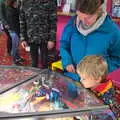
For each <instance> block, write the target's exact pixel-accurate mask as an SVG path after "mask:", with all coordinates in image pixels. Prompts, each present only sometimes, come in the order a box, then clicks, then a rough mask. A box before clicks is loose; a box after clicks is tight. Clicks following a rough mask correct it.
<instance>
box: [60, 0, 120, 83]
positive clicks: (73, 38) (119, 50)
mask: <svg viewBox="0 0 120 120" xmlns="http://www.w3.org/2000/svg"><path fill="white" fill-rule="evenodd" d="M103 5H104V0H77V2H76V16H74V17H72V18H71V19H70V21H69V22H68V24H67V25H66V27H65V28H64V31H63V34H62V38H61V41H60V55H61V58H62V65H63V68H64V70H65V75H67V76H69V77H71V78H72V79H73V80H77V81H79V77H78V75H77V74H76V65H77V64H78V63H79V62H80V61H81V59H82V58H83V57H84V56H86V55H102V56H104V58H105V59H106V60H107V62H108V70H109V72H111V71H113V70H115V69H117V68H119V67H120V30H119V28H118V27H117V25H116V24H115V23H114V22H113V21H112V19H111V18H110V16H109V15H108V14H107V12H106V11H105V9H104V7H103Z"/></svg>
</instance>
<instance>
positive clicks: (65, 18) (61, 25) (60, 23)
mask: <svg viewBox="0 0 120 120" xmlns="http://www.w3.org/2000/svg"><path fill="white" fill-rule="evenodd" d="M69 18H70V17H68V16H62V15H60V16H58V22H57V35H56V37H57V45H56V48H57V49H59V47H60V39H61V35H62V32H63V29H64V27H65V25H66V23H67V22H68V21H69Z"/></svg>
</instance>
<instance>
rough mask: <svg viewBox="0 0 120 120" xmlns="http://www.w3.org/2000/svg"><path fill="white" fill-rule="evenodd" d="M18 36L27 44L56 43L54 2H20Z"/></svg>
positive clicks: (55, 8)
mask: <svg viewBox="0 0 120 120" xmlns="http://www.w3.org/2000/svg"><path fill="white" fill-rule="evenodd" d="M19 6H20V36H21V39H22V40H25V41H27V42H28V43H36V44H40V43H41V41H44V42H47V41H56V22H57V2H56V0H20V5H19Z"/></svg>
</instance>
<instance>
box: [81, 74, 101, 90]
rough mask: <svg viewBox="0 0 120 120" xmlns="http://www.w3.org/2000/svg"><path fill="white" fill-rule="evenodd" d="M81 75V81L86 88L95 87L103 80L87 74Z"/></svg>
mask: <svg viewBox="0 0 120 120" xmlns="http://www.w3.org/2000/svg"><path fill="white" fill-rule="evenodd" d="M80 77H81V80H80V82H81V83H82V84H83V86H84V87H85V88H94V87H96V86H97V85H99V84H100V82H101V78H98V79H97V80H96V79H95V78H94V77H91V76H88V75H85V74H80Z"/></svg>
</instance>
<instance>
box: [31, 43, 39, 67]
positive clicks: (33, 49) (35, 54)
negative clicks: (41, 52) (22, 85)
mask: <svg viewBox="0 0 120 120" xmlns="http://www.w3.org/2000/svg"><path fill="white" fill-rule="evenodd" d="M38 48H39V46H38V45H37V44H35V43H32V44H30V54H31V59H32V67H38V58H39V57H38Z"/></svg>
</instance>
